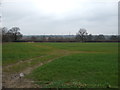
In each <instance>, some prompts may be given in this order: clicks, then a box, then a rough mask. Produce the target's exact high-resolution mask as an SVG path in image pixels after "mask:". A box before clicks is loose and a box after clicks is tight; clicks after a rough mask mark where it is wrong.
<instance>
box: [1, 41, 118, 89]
mask: <svg viewBox="0 0 120 90" xmlns="http://www.w3.org/2000/svg"><path fill="white" fill-rule="evenodd" d="M2 52H3V56H2V65H3V77H4V80H3V85H4V86H5V87H43V88H86V87H88V88H97V87H99V88H100V87H101V88H106V87H110V88H117V87H118V82H117V81H118V43H32V42H31V43H30V42H29V43H4V44H3V47H2ZM21 72H22V73H24V74H25V77H23V78H22V80H23V81H24V82H23V81H21V82H22V83H21V82H19V81H20V80H19V78H12V79H11V77H13V76H14V75H18V74H19V73H21ZM10 80H11V82H8V81H10ZM26 81H28V82H29V83H28V85H26V84H27V83H26ZM30 81H32V82H30ZM13 83H14V85H13Z"/></svg>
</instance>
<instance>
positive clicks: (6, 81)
mask: <svg viewBox="0 0 120 90" xmlns="http://www.w3.org/2000/svg"><path fill="white" fill-rule="evenodd" d="M64 56H66V55H64ZM64 56H61V57H64ZM61 57H57V58H53V59H49V60H47V61H46V62H41V63H39V64H37V65H34V66H33V67H28V68H26V69H25V70H23V71H20V72H18V73H12V74H9V73H6V72H3V73H2V74H3V75H2V78H3V82H2V86H3V88H41V87H40V86H39V85H37V84H34V81H32V80H29V79H26V78H25V77H22V78H20V73H24V75H25V76H26V75H28V74H29V73H31V71H32V70H34V69H36V68H38V67H40V66H42V65H44V64H47V63H50V62H52V61H53V60H55V59H58V58H61Z"/></svg>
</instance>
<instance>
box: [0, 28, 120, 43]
mask: <svg viewBox="0 0 120 90" xmlns="http://www.w3.org/2000/svg"><path fill="white" fill-rule="evenodd" d="M1 30H2V42H15V41H21V42H22V41H26V42H29V41H36V42H37V41H38V42H39V41H42V42H103V41H110V42H111V41H115V42H117V41H120V36H119V35H111V36H109V38H107V39H106V37H105V35H103V34H100V35H92V34H88V33H87V30H86V29H83V28H80V30H79V31H78V32H77V33H76V35H73V36H72V37H71V36H69V35H68V36H67V37H66V36H62V35H61V36H59V35H56V36H55V35H49V36H47V35H42V36H28V37H26V38H25V37H24V36H23V35H22V34H21V33H20V28H19V27H12V28H11V29H7V28H6V27H3V28H1Z"/></svg>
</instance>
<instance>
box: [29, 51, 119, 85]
mask: <svg viewBox="0 0 120 90" xmlns="http://www.w3.org/2000/svg"><path fill="white" fill-rule="evenodd" d="M88 57H89V58H88ZM116 63H117V56H116V54H114V55H113V54H89V53H86V54H75V55H70V56H65V57H62V58H59V59H56V60H55V61H53V62H51V63H48V64H46V65H44V66H42V67H40V68H37V69H36V70H34V71H33V72H32V73H31V74H30V75H29V77H30V78H32V79H34V80H36V81H40V82H42V81H43V82H44V81H49V82H52V84H53V83H54V82H60V81H62V83H61V84H63V85H67V84H66V83H68V84H71V83H72V82H73V81H75V82H76V83H81V86H82V85H84V84H86V87H89V86H90V85H91V86H92V87H94V86H95V85H96V86H97V85H98V86H99V85H102V87H106V84H109V85H111V86H112V87H117V79H118V76H117V75H118V70H117V68H118V67H117V64H116ZM37 83H38V82H37ZM77 85H78V84H77ZM77 85H76V86H77ZM47 86H51V84H49V85H47ZM81 86H79V85H78V87H81ZM53 87H55V86H53ZM58 87H59V86H58Z"/></svg>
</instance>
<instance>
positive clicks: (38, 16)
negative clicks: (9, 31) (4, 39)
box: [2, 0, 118, 35]
mask: <svg viewBox="0 0 120 90" xmlns="http://www.w3.org/2000/svg"><path fill="white" fill-rule="evenodd" d="M2 25H3V26H6V27H8V28H11V27H13V26H18V27H20V29H21V32H22V33H23V34H25V35H29V34H30V35H33V34H35V35H40V34H52V35H53V34H69V33H70V34H76V32H77V31H78V30H79V29H80V28H85V29H87V32H88V33H89V34H90V33H91V34H117V33H118V0H2Z"/></svg>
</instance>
